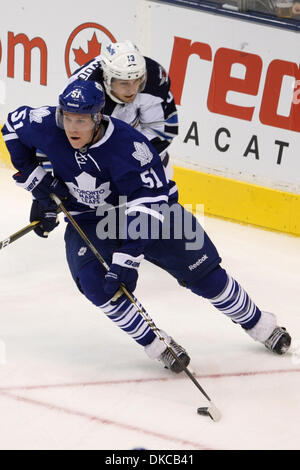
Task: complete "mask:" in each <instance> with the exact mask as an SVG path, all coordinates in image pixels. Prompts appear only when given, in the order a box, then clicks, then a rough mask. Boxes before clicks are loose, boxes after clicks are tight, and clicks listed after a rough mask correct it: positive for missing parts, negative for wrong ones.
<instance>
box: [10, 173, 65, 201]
mask: <svg viewBox="0 0 300 470" xmlns="http://www.w3.org/2000/svg"><path fill="white" fill-rule="evenodd" d="M13 178H14V180H15V181H16V183H17V185H18V186H21V187H22V188H24V189H27V191H30V192H31V193H32V194H33V196H34V198H35V199H37V200H38V201H39V202H40V204H41V205H42V206H43V207H44V208H47V209H49V208H51V207H53V201H52V200H51V199H50V194H51V193H54V194H56V196H58V197H59V198H60V199H66V198H67V197H68V196H70V193H69V189H68V188H67V186H66V185H65V184H64V183H62V182H61V181H59V180H58V179H57V178H55V177H54V176H52V174H51V173H48V172H46V171H45V170H44V169H43V168H42V167H41V166H37V167H35V168H34V169H33V170H32V168H31V170H30V171H28V172H24V173H20V172H19V173H16V174H15V175H13Z"/></svg>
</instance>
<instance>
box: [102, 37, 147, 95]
mask: <svg viewBox="0 0 300 470" xmlns="http://www.w3.org/2000/svg"><path fill="white" fill-rule="evenodd" d="M101 66H102V70H103V81H104V86H105V90H106V92H107V94H108V95H109V96H110V97H111V99H112V100H114V101H116V102H117V103H123V101H121V100H119V99H118V98H117V97H116V96H114V95H113V94H112V89H111V83H112V80H113V78H117V79H119V80H135V79H137V78H143V77H144V78H143V80H142V82H141V87H140V89H139V91H142V90H143V88H144V87H145V83H146V61H145V59H144V57H143V55H142V54H141V53H140V51H139V49H138V48H137V46H136V45H135V44H133V43H132V42H131V41H129V40H127V41H124V42H112V43H110V44H108V45H107V46H106V47H105V49H104V51H103V52H102V53H101Z"/></svg>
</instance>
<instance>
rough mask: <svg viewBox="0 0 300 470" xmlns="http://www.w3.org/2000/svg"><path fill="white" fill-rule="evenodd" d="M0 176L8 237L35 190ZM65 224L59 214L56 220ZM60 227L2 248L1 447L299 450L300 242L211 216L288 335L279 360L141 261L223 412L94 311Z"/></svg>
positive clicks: (236, 263) (231, 267)
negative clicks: (208, 411)
mask: <svg viewBox="0 0 300 470" xmlns="http://www.w3.org/2000/svg"><path fill="white" fill-rule="evenodd" d="M11 174H12V171H10V170H7V169H0V184H1V186H0V201H1V219H0V240H3V239H5V238H6V237H7V236H8V235H10V234H12V233H14V232H16V231H17V230H19V229H20V228H22V227H23V226H25V225H27V223H28V214H29V208H30V195H28V194H27V193H26V192H25V191H24V190H22V189H19V188H17V187H16V186H15V185H14V183H13V182H12V180H11ZM61 219H62V217H61ZM64 225H65V223H64V222H63V220H62V222H61V224H60V226H59V227H58V229H56V230H55V231H54V232H52V234H51V235H50V237H49V239H48V240H44V239H40V238H39V237H37V236H36V235H35V234H34V233H30V234H28V235H26V236H24V237H23V238H22V239H20V240H18V241H16V242H15V243H13V244H12V245H11V246H9V247H7V248H5V249H3V250H1V252H0V257H1V262H0V292H1V316H0V377H1V380H0V410H1V427H0V449H1V450H3V449H78V450H80V449H114V450H123V449H125V450H130V449H133V448H136V447H143V448H146V449H149V450H151V449H152V450H153V449H164V450H171V449H176V450H179V449H181V450H201V449H212V450H213V449H220V450H222V449H236V450H237V449H298V450H299V449H300V437H299V428H300V311H299V306H298V301H297V298H298V293H299V267H300V239H299V238H296V237H292V236H289V235H285V234H279V233H275V232H269V231H265V230H261V229H257V228H253V227H248V226H245V225H239V224H234V223H231V222H229V221H224V220H218V219H215V218H206V219H205V228H206V230H207V232H208V234H209V235H210V236H211V238H212V240H213V241H214V242H215V244H216V246H217V247H218V250H219V252H220V254H221V256H222V258H223V263H222V266H223V267H224V268H226V269H227V270H228V272H229V273H230V274H231V275H232V276H234V277H235V278H236V279H237V280H238V281H239V282H240V283H241V284H242V285H243V287H244V288H245V289H246V290H247V291H248V293H249V294H250V295H251V297H252V299H253V300H254V301H255V302H256V303H257V304H258V306H259V307H260V308H261V309H263V310H268V311H272V312H274V313H276V314H277V316H278V321H279V324H280V325H281V326H285V327H287V329H288V330H289V332H290V334H291V335H292V337H293V345H292V350H291V352H289V353H288V354H287V355H286V356H276V355H273V354H271V353H270V352H269V351H267V350H266V349H265V348H264V347H263V346H262V345H261V344H259V343H255V342H254V341H253V340H252V339H251V338H250V337H249V336H248V335H247V334H245V332H244V331H243V330H242V329H241V328H240V327H239V326H237V325H235V324H233V323H232V322H231V321H230V320H229V319H227V318H226V317H225V316H223V315H222V314H221V313H219V312H217V311H216V310H215V309H214V308H213V307H212V306H211V305H210V304H209V302H208V301H206V300H204V299H201V298H199V297H196V296H195V295H193V294H192V293H190V292H189V291H187V290H185V289H184V288H182V287H180V286H179V285H178V284H177V282H176V281H175V280H174V279H173V278H171V277H170V276H169V275H168V274H167V273H165V272H163V271H161V270H159V268H157V267H155V266H152V265H151V264H149V263H147V262H144V263H143V265H142V267H141V269H140V278H139V285H138V288H137V290H136V296H137V298H138V299H139V300H140V301H141V302H142V303H143V305H144V306H145V308H146V309H147V310H148V312H149V313H150V315H151V316H152V318H153V319H154V320H155V322H156V324H157V326H158V327H160V328H162V329H165V330H166V331H167V332H168V334H170V335H172V336H173V337H174V338H175V339H176V341H177V342H179V343H180V344H182V345H183V346H184V347H185V348H186V349H187V350H188V352H189V354H190V356H191V358H192V367H193V369H194V371H195V373H196V378H197V380H198V381H199V383H200V384H201V386H202V387H203V388H204V389H205V390H206V392H207V393H208V395H209V396H210V397H211V398H212V400H213V401H214V402H215V404H216V405H217V406H218V408H219V409H220V410H221V412H222V419H221V421H220V422H218V423H215V422H213V421H212V420H211V419H210V418H208V417H202V416H199V415H197V413H196V410H197V408H198V407H199V406H206V403H207V402H206V400H205V398H204V397H203V396H202V395H201V393H200V391H199V390H198V389H197V388H196V387H195V385H194V384H193V383H192V382H191V380H190V379H189V378H188V377H187V376H186V375H185V374H180V375H178V376H177V375H172V374H171V373H170V372H169V371H168V370H166V369H164V368H163V367H162V366H161V364H160V363H158V362H156V361H151V360H149V359H148V357H147V356H146V355H145V353H144V351H143V349H142V348H141V347H139V346H138V345H136V344H135V343H134V342H133V341H132V340H131V339H130V338H129V337H127V335H126V334H125V333H124V332H122V331H121V330H119V329H118V328H117V327H116V326H115V325H114V324H113V323H112V322H111V321H110V320H109V319H107V318H106V317H105V316H104V314H102V312H101V311H100V310H99V309H97V308H96V307H94V306H93V305H92V304H90V303H89V302H88V301H87V300H86V299H85V298H84V297H83V296H82V295H81V294H80V293H79V292H78V291H77V288H76V287H75V285H74V283H73V281H72V278H71V276H70V274H69V271H68V267H67V264H66V261H65V254H64V241H63V232H64Z"/></svg>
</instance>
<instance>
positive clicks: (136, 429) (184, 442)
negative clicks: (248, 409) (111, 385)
mask: <svg viewBox="0 0 300 470" xmlns="http://www.w3.org/2000/svg"><path fill="white" fill-rule="evenodd" d="M0 394H1V395H2V396H5V397H8V398H12V399H13V400H16V401H21V402H24V403H27V404H30V405H36V406H41V407H43V408H47V409H48V410H55V411H60V412H62V413H64V414H68V415H72V416H78V417H80V418H84V419H87V420H89V421H94V422H97V423H100V424H105V425H109V426H116V427H118V428H121V429H126V430H127V431H133V432H138V433H141V434H146V435H148V436H152V437H157V438H159V439H163V440H167V441H170V442H175V443H176V444H181V445H185V446H189V447H192V448H194V449H198V450H212V449H211V448H209V447H206V446H204V445H203V444H200V443H198V442H192V441H188V440H186V439H180V438H178V437H174V436H170V435H168V434H162V433H159V432H155V431H150V430H147V429H143V428H139V427H137V426H134V425H132V424H126V423H120V422H118V421H113V420H111V419H106V418H101V416H96V415H90V414H88V413H84V412H82V411H78V410H72V409H70V408H65V407H62V406H58V405H53V404H51V403H47V402H43V401H40V400H36V399H32V398H27V397H22V396H20V395H15V394H13V393H9V392H4V391H1V392H0Z"/></svg>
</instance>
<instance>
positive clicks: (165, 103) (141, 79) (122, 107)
mask: <svg viewBox="0 0 300 470" xmlns="http://www.w3.org/2000/svg"><path fill="white" fill-rule="evenodd" d="M78 78H80V79H82V80H92V81H96V82H98V83H100V84H101V85H102V87H103V88H104V92H105V105H104V108H103V114H105V115H108V116H112V117H116V118H117V119H121V120H122V121H124V122H127V123H128V124H130V125H131V126H133V127H134V128H135V129H137V130H139V131H140V132H141V133H142V134H144V135H145V136H146V137H147V138H148V139H149V140H150V142H151V144H152V145H153V146H154V147H155V149H156V150H157V152H158V154H159V156H160V158H161V160H162V162H163V165H164V168H165V171H166V173H167V176H168V177H169V178H171V177H172V173H173V169H172V165H171V161H170V158H169V153H168V149H169V146H170V144H171V143H172V141H173V139H174V137H176V136H177V134H178V115H177V109H176V105H175V101H174V98H173V96H172V93H171V92H170V79H169V77H168V74H167V72H166V70H165V69H164V68H163V67H162V66H161V65H160V64H159V63H158V62H156V61H155V60H153V59H151V58H149V57H144V56H143V55H142V54H141V53H140V51H139V50H138V48H137V46H136V45H135V44H133V43H132V42H131V41H129V40H126V41H123V42H116V43H109V44H108V45H107V46H106V47H103V48H102V51H101V55H99V56H97V57H95V58H94V59H93V60H91V61H89V62H88V63H86V64H85V65H83V66H82V67H80V68H79V69H77V70H76V71H75V72H74V73H73V75H72V76H71V77H70V79H69V82H68V83H72V81H74V80H76V79H78ZM39 156H40V157H41V161H44V162H45V167H47V166H48V162H47V157H46V156H45V155H43V156H42V155H41V151H40V149H39Z"/></svg>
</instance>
